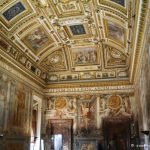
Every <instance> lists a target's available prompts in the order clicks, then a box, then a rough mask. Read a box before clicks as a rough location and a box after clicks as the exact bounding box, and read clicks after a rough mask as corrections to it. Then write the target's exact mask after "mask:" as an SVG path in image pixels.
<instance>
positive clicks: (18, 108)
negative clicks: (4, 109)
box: [13, 86, 25, 126]
mask: <svg viewBox="0 0 150 150" xmlns="http://www.w3.org/2000/svg"><path fill="white" fill-rule="evenodd" d="M14 109H15V113H14V120H13V121H14V125H16V126H21V125H22V118H23V114H24V113H23V112H24V111H25V110H24V109H25V93H24V88H23V87H20V86H18V87H17V89H16V93H15V108H14Z"/></svg>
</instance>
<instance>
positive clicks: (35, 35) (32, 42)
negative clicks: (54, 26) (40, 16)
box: [22, 26, 54, 54]
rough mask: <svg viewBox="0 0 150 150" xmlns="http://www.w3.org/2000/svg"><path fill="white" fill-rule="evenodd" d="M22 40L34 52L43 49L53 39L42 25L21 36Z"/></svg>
mask: <svg viewBox="0 0 150 150" xmlns="http://www.w3.org/2000/svg"><path fill="white" fill-rule="evenodd" d="M22 42H23V43H25V45H26V46H27V47H28V48H30V49H31V50H32V51H33V52H34V53H35V54H37V53H38V52H39V51H41V50H43V49H44V48H46V47H47V46H49V45H50V44H52V43H53V42H54V41H53V39H52V38H51V36H50V35H49V34H48V33H47V31H46V30H45V29H44V28H43V27H42V26H40V27H36V28H35V29H33V30H32V31H31V32H29V33H28V34H27V35H26V36H24V37H23V38H22Z"/></svg>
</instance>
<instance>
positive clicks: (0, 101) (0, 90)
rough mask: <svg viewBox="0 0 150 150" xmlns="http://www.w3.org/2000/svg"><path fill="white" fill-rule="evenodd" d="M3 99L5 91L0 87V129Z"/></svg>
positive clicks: (2, 117)
mask: <svg viewBox="0 0 150 150" xmlns="http://www.w3.org/2000/svg"><path fill="white" fill-rule="evenodd" d="M5 97H6V92H5V90H4V89H3V88H2V87H0V128H1V127H2V125H3V119H4V105H5Z"/></svg>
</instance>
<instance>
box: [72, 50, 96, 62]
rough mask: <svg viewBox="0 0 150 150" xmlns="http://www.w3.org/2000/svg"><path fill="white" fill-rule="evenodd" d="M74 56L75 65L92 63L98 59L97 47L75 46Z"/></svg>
mask: <svg viewBox="0 0 150 150" xmlns="http://www.w3.org/2000/svg"><path fill="white" fill-rule="evenodd" d="M72 57H73V61H74V64H75V65H92V64H97V61H98V58H97V50H96V48H95V47H80V48H73V49H72Z"/></svg>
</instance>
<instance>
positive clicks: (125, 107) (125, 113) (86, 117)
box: [45, 94, 133, 150]
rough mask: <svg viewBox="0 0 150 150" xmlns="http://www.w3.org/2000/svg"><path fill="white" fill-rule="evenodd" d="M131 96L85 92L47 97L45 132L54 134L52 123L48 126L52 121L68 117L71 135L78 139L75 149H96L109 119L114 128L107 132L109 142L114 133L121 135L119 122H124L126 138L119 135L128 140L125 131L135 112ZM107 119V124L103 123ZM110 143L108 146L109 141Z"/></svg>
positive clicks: (123, 129) (123, 128) (123, 127)
mask: <svg viewBox="0 0 150 150" xmlns="http://www.w3.org/2000/svg"><path fill="white" fill-rule="evenodd" d="M131 97H132V96H131V95H128V94H119V95H116V94H114V95H111V94H100V95H88V94H86V95H75V96H61V97H60V96H52V97H48V98H47V100H46V105H47V111H46V122H47V123H46V124H45V131H46V133H45V134H47V136H49V135H51V134H50V133H51V132H52V125H51V126H49V125H50V124H52V122H53V123H54V122H55V123H57V121H58V120H59V119H60V120H61V119H63V120H64V121H65V120H66V119H70V120H72V121H73V135H72V136H74V138H75V142H77V143H78V144H77V146H76V149H80V150H84V149H86V150H87V149H89V150H95V149H96V147H97V146H98V143H97V142H98V141H97V142H96V140H97V139H99V138H100V137H101V136H103V132H104V128H105V125H107V122H109V124H111V126H112V127H113V128H110V130H109V131H108V132H107V133H108V137H107V138H108V141H109V142H111V140H112V138H111V137H112V136H114V134H117V135H118V132H120V130H119V129H120V127H119V128H118V129H117V128H114V127H115V126H118V125H119V124H122V128H121V129H122V130H121V132H124V134H125V137H120V138H121V139H122V140H123V139H124V138H125V139H127V136H128V135H127V134H126V129H127V126H126V125H127V123H130V122H132V119H133V112H132V111H131V110H132V108H131ZM105 122H106V124H104V123H105ZM128 125H129V124H128ZM62 126H63V124H62V125H61V126H60V127H59V126H57V127H58V129H57V131H59V128H61V127H62ZM47 127H48V128H49V129H51V131H50V130H49V131H48V130H47ZM55 127H56V124H55ZM61 130H62V128H61ZM118 130H119V131H118ZM118 136H119V135H118ZM84 138H86V139H84ZM94 138H97V139H94ZM93 139H94V140H93ZM88 140H89V141H88ZM92 140H93V141H92ZM116 140H118V138H117V139H115V141H116ZM123 142H124V147H126V142H127V141H126V140H123ZM107 144H108V145H109V143H107ZM45 145H47V144H45ZM118 145H120V144H118ZM47 149H48V147H46V150H47Z"/></svg>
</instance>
